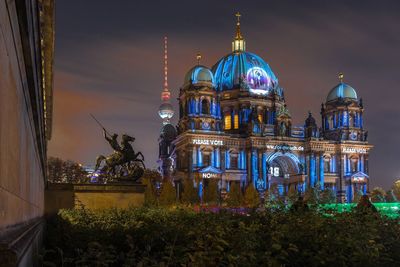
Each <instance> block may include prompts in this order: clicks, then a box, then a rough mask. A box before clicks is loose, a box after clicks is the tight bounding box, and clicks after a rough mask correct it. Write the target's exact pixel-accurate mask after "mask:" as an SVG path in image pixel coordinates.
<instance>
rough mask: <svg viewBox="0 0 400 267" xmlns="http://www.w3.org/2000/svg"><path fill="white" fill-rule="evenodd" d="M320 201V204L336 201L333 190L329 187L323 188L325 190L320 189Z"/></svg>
mask: <svg viewBox="0 0 400 267" xmlns="http://www.w3.org/2000/svg"><path fill="white" fill-rule="evenodd" d="M320 203H321V204H332V203H336V195H335V191H333V190H332V189H331V188H325V190H324V191H322V193H321V197H320Z"/></svg>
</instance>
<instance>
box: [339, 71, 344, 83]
mask: <svg viewBox="0 0 400 267" xmlns="http://www.w3.org/2000/svg"><path fill="white" fill-rule="evenodd" d="M338 77H339V81H340V82H341V83H342V82H343V78H344V74H343V72H339V75H338Z"/></svg>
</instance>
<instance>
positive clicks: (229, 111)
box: [158, 14, 372, 202]
mask: <svg viewBox="0 0 400 267" xmlns="http://www.w3.org/2000/svg"><path fill="white" fill-rule="evenodd" d="M236 16H237V23H236V34H235V37H234V39H233V41H232V52H231V53H229V54H227V55H226V56H224V57H222V58H221V59H220V60H218V61H217V62H216V63H215V64H214V66H212V67H211V68H209V67H206V66H203V65H200V62H199V59H200V56H199V57H198V64H197V65H195V66H193V67H192V68H191V69H190V70H189V71H188V72H187V73H186V75H185V77H184V81H183V84H182V87H181V88H180V90H179V98H178V100H179V122H178V124H177V125H176V126H173V125H172V124H171V123H170V119H171V118H172V116H173V115H174V112H173V108H172V105H171V104H170V102H169V100H170V92H169V89H168V83H167V78H166V77H167V75H166V73H167V61H166V59H167V53H166V52H165V84H164V90H163V93H162V100H163V103H162V104H161V106H160V109H159V114H160V117H161V118H162V119H163V127H162V129H161V133H160V138H159V147H160V150H159V161H158V162H159V166H160V167H159V168H160V172H161V174H162V176H163V177H164V178H166V179H171V180H173V181H175V182H179V181H182V179H192V180H193V182H194V184H195V186H196V187H197V188H198V189H199V191H200V192H201V190H202V188H203V187H204V184H206V183H207V180H208V179H218V181H219V187H220V189H221V190H224V191H229V188H230V186H231V185H232V183H239V184H240V185H241V187H242V188H244V187H246V186H250V185H251V186H255V187H256V189H257V190H259V191H265V190H268V189H271V188H272V187H273V188H274V190H276V191H277V192H278V194H279V195H281V196H284V195H285V194H286V193H287V192H288V191H289V190H290V189H292V190H293V189H294V190H296V191H298V192H299V193H300V194H302V193H304V192H305V191H306V190H307V188H315V187H319V188H320V189H322V190H324V189H327V188H329V189H331V190H332V191H333V192H334V193H335V194H336V196H337V200H338V202H346V201H347V202H351V201H352V199H353V198H354V196H355V194H366V192H367V191H368V187H369V179H370V178H369V176H368V173H369V169H368V155H369V151H370V149H371V148H372V145H370V144H368V141H367V137H368V132H367V131H366V130H365V129H364V116H363V113H364V106H363V102H362V99H361V98H359V97H358V96H357V92H356V90H355V89H354V88H353V87H351V86H350V85H348V84H346V83H345V82H344V81H343V74H339V83H338V84H337V85H336V86H334V87H333V88H332V89H331V90H330V91H328V90H327V93H328V94H327V98H326V100H325V102H324V103H323V104H322V105H321V122H322V125H320V126H319V125H317V122H316V120H315V119H314V117H313V115H312V114H311V113H309V114H308V117H307V118H306V119H305V122H304V125H301V126H295V125H292V119H291V114H290V112H289V109H288V107H287V106H286V103H285V96H284V90H283V88H282V87H281V86H280V85H279V81H278V78H277V77H276V75H275V74H274V72H273V71H272V69H271V68H270V66H269V65H268V64H267V63H266V62H265V61H264V60H263V59H262V58H261V57H259V56H258V55H256V54H253V53H251V52H248V51H246V42H245V39H244V38H243V36H242V33H241V29H240V14H237V15H236ZM165 51H166V42H165Z"/></svg>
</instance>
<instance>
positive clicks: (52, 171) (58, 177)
mask: <svg viewBox="0 0 400 267" xmlns="http://www.w3.org/2000/svg"><path fill="white" fill-rule="evenodd" d="M62 173H63V160H62V159H60V158H55V157H49V158H48V160H47V178H48V181H49V182H52V183H61V182H62Z"/></svg>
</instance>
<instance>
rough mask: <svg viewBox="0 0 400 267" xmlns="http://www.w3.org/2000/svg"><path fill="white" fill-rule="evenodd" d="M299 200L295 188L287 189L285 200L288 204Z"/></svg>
mask: <svg viewBox="0 0 400 267" xmlns="http://www.w3.org/2000/svg"><path fill="white" fill-rule="evenodd" d="M298 198H299V193H298V192H297V190H296V188H295V187H294V186H293V185H291V186H290V187H289V191H288V193H287V196H286V199H287V202H288V203H289V204H293V203H294V202H296V201H297V199H298Z"/></svg>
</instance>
